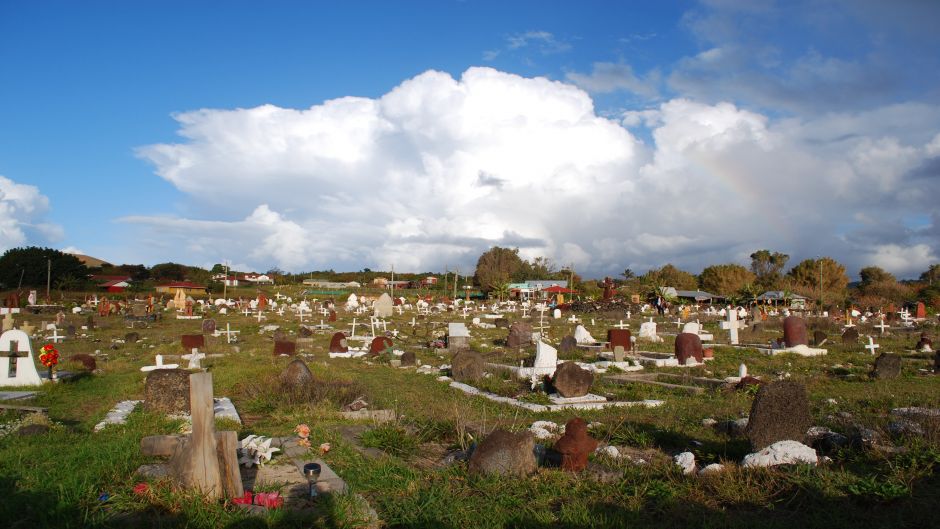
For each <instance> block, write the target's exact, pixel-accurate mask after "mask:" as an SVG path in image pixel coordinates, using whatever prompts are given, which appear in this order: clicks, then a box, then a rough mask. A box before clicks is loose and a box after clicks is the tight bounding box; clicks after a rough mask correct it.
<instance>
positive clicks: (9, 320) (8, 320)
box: [0, 312, 15, 332]
mask: <svg viewBox="0 0 940 529" xmlns="http://www.w3.org/2000/svg"><path fill="white" fill-rule="evenodd" d="M14 325H15V322H14V321H13V313H12V312H7V313H6V315H4V316H3V325H2V327H0V330H2V331H3V332H7V331H11V330H13V326H14Z"/></svg>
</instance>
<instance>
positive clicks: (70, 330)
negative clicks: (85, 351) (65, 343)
mask: <svg viewBox="0 0 940 529" xmlns="http://www.w3.org/2000/svg"><path fill="white" fill-rule="evenodd" d="M65 335H66V336H68V337H69V338H73V337H75V326H74V325H71V324H69V325H67V326H66V327H65Z"/></svg>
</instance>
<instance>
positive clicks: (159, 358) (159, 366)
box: [140, 355, 179, 372]
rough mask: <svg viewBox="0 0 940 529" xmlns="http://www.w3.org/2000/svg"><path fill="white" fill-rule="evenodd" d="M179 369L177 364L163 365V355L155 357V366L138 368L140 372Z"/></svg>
mask: <svg viewBox="0 0 940 529" xmlns="http://www.w3.org/2000/svg"><path fill="white" fill-rule="evenodd" d="M177 367H179V364H164V363H163V355H157V364H156V365H152V366H144V367H142V368H140V370H141V371H144V372H147V371H155V370H157V369H176V368H177Z"/></svg>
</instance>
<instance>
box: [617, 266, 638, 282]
mask: <svg viewBox="0 0 940 529" xmlns="http://www.w3.org/2000/svg"><path fill="white" fill-rule="evenodd" d="M620 275H621V276H623V278H624V279H625V280H627V281H629V280H631V279H633V278H634V277H636V274H635V273H634V272H633V270H631V269H629V268H625V269H624V271H623V273H622V274H620Z"/></svg>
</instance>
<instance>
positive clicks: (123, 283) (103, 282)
mask: <svg viewBox="0 0 940 529" xmlns="http://www.w3.org/2000/svg"><path fill="white" fill-rule="evenodd" d="M89 279H91V280H92V281H94V282H95V283H97V284H98V288H103V289H105V290H106V291H108V292H115V293H117V292H124V290H125V289H127V287H129V286H131V276H109V275H91V276H89Z"/></svg>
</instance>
